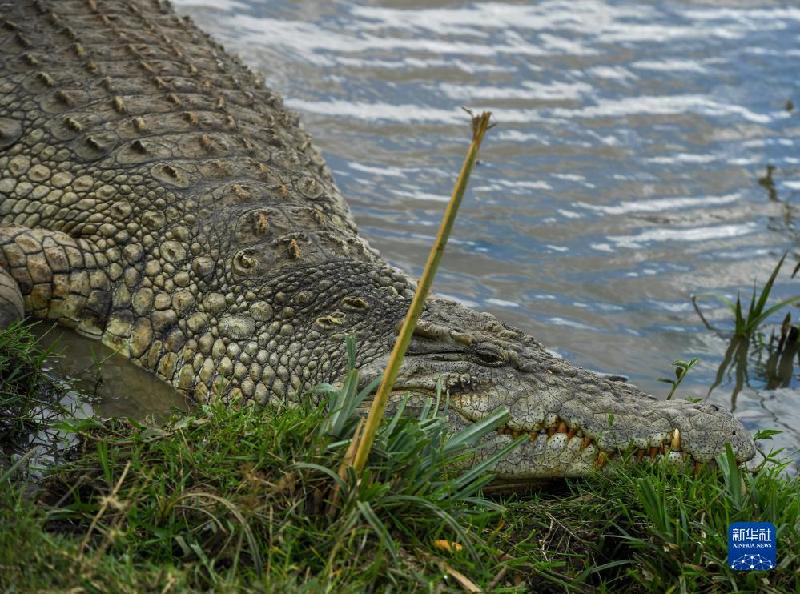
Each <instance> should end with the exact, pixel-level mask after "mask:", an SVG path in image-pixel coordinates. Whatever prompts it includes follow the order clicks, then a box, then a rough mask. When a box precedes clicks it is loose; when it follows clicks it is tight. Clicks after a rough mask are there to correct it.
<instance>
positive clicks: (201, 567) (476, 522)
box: [0, 327, 800, 592]
mask: <svg viewBox="0 0 800 594" xmlns="http://www.w3.org/2000/svg"><path fill="white" fill-rule="evenodd" d="M13 332H14V336H10V335H9V332H8V331H6V332H5V333H4V334H3V336H2V337H0V345H3V346H2V353H1V354H0V361H2V365H3V371H4V374H3V377H5V378H7V377H8V374H7V371H8V370H9V369H22V370H24V372H25V373H24V381H22V378H23V375H20V376H17V377H19V378H20V381H19V382H16V383H14V382H9V381H5V382H4V384H3V388H2V391H3V397H4V403H5V406H6V407H8V406H9V405H11V404H14V403H16V408H13V407H12V408H7V410H8V411H12V412H13V414H15V415H17V419H16V420H17V421H19V424H18V425H16V426H17V428H18V429H19V428H22V427H24V426H25V425H26V424H27V425H28V429H30V427H31V423H33V424H35V423H36V422H37V420H36V418H34V417H33V416H31V415H30V414H29V413H30V407H28V406H27V405H26V402H27V401H25V400H24V399H25V398H27V397H29V396H30V394H29V393H28V389H29V388H31V387H33V388H34V389H36V387H37V386H38V388H40V389H41V387H42V386H45V385H47V384H48V382H49V379H48V378H47V376H46V375H43V374H42V372H41V362H42V361H43V360H44V359H43V357H42V353H41V351H40V350H39V346H38V343H37V342H36V341H35V339H34V338H33V337H32V336H31V335H30V334H28V333H27V329H26V328H24V327H22V328H18V329H15V330H14V331H13ZM13 390H16V391H17V396H18V400H16V401H14V400H12V399H11V395H12V394H11V391H13ZM51 397H53V398H54V399H55V400H54V401H57V398H58V395H57V390H56V391H55V392H52V393H51ZM5 418H6V421H10V420H11V419H12V417H11V413H9V414H6V415H5ZM67 422H68V424H69V428H68V427H67V426H65V425H64V424H63V423H62V424H61V425H60V427H61V429H62V430H67V429H68V430H69V431H70V432H71V433H72V434H73V435H74V436H75V438H76V443H77V446H76V447H75V448H73V449H72V451H71V453H70V455H69V456H67V457H65V458H64V459H62V462H61V464H59V465H58V466H54V467H51V468H50V469H49V470H48V471H47V472H46V473H45V478H44V480H41V481H39V482H37V483H36V484H35V485H32V484H31V483H26V482H25V481H24V480H23V479H24V472H22V471H23V470H24V466H25V460H24V458H20V457H19V454H20V453H21V452H17V455H12V456H10V457H9V460H12V461H13V460H16V466H15V467H11V468H9V467H8V464H6V466H5V468H4V469H3V471H2V474H0V543H2V544H0V567H2V571H0V587H1V588H2V589H4V590H6V591H17V592H32V591H44V590H50V591H52V590H66V589H70V588H78V589H80V591H88V592H108V591H116V592H141V591H161V592H188V591H197V590H212V591H230V592H233V591H241V590H244V589H246V590H248V591H268V592H273V591H281V592H319V591H336V592H363V591H386V590H388V589H390V588H391V589H394V590H395V591H397V590H399V591H444V592H449V591H452V592H458V591H470V590H471V589H473V591H478V590H477V589H480V590H481V591H496V592H525V591H539V592H548V591H554V592H555V591H565V590H566V591H577V592H586V591H589V592H592V591H596V592H603V591H642V592H645V591H652V592H663V591H666V590H669V589H670V588H674V589H676V590H677V589H680V590H683V591H709V590H719V589H722V590H726V591H728V590H733V589H739V590H741V591H756V590H758V591H765V592H785V591H793V590H795V589H797V588H798V587H799V586H800V582H798V575H800V521H798V518H800V479H798V478H797V477H787V476H781V475H780V465H778V464H776V463H774V462H766V463H764V464H762V465H761V466H760V467H759V468H758V469H757V470H755V471H739V470H738V469H737V468H736V466H735V465H733V464H730V463H728V462H727V461H726V460H724V459H721V460H719V462H718V463H719V468H710V467H709V468H701V469H698V470H695V469H693V468H689V467H684V466H680V465H670V464H659V463H651V462H648V461H645V462H643V463H640V464H629V465H622V464H612V465H610V466H609V467H608V468H607V470H606V471H605V472H603V473H598V474H596V475H594V476H591V477H589V478H587V479H583V480H572V481H561V482H558V483H553V484H550V485H543V486H538V487H536V488H535V489H531V490H530V491H528V492H524V493H515V494H493V493H492V487H491V486H487V485H486V480H487V476H486V474H485V473H484V474H482V475H478V476H473V477H472V478H471V479H470V480H469V481H467V482H463V481H462V482H461V483H458V484H457V485H456V482H457V481H459V480H460V479H459V477H460V476H461V477H463V475H459V474H458V473H455V474H454V473H453V471H452V464H451V460H450V459H449V458H447V457H444V456H442V455H441V453H442V450H441V448H442V439H441V435H439V437H438V438H437V437H436V435H435V434H432V433H430V431H429V429H425V427H430V426H431V422H432V421H431V419H430V418H428V419H427V420H426V421H425V422H419V421H416V422H415V421H413V420H408V421H402V422H391V421H387V422H386V423H385V424H384V428H383V430H382V431H383V433H382V435H383V440H382V441H381V439H380V438H379V444H382V445H381V447H380V448H379V449H378V454H377V455H376V456H375V457H373V459H371V462H370V469H369V470H370V473H369V478H368V480H365V481H363V482H362V483H361V484H360V485H356V484H355V482H354V481H353V480H352V477H347V478H346V479H345V480H344V481H343V482H340V481H339V480H337V470H338V466H339V463H340V461H341V458H342V455H343V453H344V451H345V449H346V446H347V443H348V438H349V437H350V436H351V435H352V433H351V431H352V429H353V424H352V423H351V424H350V425H349V428H348V425H347V424H346V423H345V424H344V425H343V426H342V429H341V430H342V431H343V433H341V434H340V435H338V436H336V437H332V434H331V433H330V431H331V429H330V427H331V425H330V422H331V415H330V413H329V411H326V409H325V407H324V406H316V405H313V404H311V403H307V404H306V405H303V406H301V407H297V408H288V409H287V408H284V409H276V408H264V409H256V408H253V407H236V408H230V407H226V406H224V405H222V404H211V405H208V406H205V407H202V408H199V409H193V410H190V411H189V412H188V413H186V412H182V413H176V414H175V415H174V416H173V417H172V418H171V419H170V420H168V421H166V422H164V423H156V422H154V421H143V422H139V421H126V420H119V419H117V420H107V421H101V420H99V419H97V418H94V417H90V418H86V419H82V420H81V419H77V420H71V421H69V420H68V421H67ZM7 425H8V423H7ZM8 426H13V425H8ZM12 433H13V432H9V431H6V432H5V433H4V436H5V439H6V443H4V447H5V448H6V449H7V450H8V448H9V447H11V444H10V442H9V441H8V439H9V436H10V435H12ZM401 438H402V439H401ZM437 439H438V440H439V441H438V442H437ZM766 443H768V442H762V445H763V444H766ZM381 452H382V453H381ZM436 460H438V462H435V461H436ZM424 461H431V462H430V465H429V466H426V467H424V468H423V466H424ZM421 464H422V466H421ZM337 484H339V487H336V485H337ZM337 490H338V491H339V494H338V495H335V493H336V492H337ZM756 519H758V520H766V521H772V522H773V523H774V524H775V525H776V526H777V527H778V530H779V538H778V559H779V567H778V568H777V569H776V570H773V571H771V572H734V571H732V570H730V569H729V568H728V567H727V564H726V562H725V556H726V546H727V525H728V523H729V522H731V521H736V520H748V521H749V520H756ZM475 588H477V589H475Z"/></svg>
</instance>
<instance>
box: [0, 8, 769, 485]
mask: <svg viewBox="0 0 800 594" xmlns="http://www.w3.org/2000/svg"><path fill="white" fill-rule="evenodd" d="M0 6H2V12H1V13H0V14H2V19H0V57H2V60H3V68H2V70H0V269H3V272H1V273H0V296H2V299H4V301H3V300H0V304H2V305H0V307H2V311H3V315H4V316H6V320H7V319H12V318H14V317H17V316H18V315H19V313H20V312H19V295H18V294H16V293H15V291H16V287H15V286H14V284H18V286H19V288H20V289H21V292H22V295H23V297H24V305H25V310H26V312H27V314H28V315H30V316H32V317H35V318H41V319H49V320H56V321H57V322H59V323H60V324H63V325H65V326H68V327H71V328H74V329H76V330H77V331H78V332H80V333H82V334H84V335H88V336H92V337H95V338H98V339H100V340H102V341H103V342H104V343H105V344H108V345H110V346H112V347H114V348H115V349H118V350H119V351H121V352H122V353H123V354H125V355H127V356H128V357H129V358H130V359H131V360H132V361H133V362H135V363H136V364H138V365H140V366H142V367H144V368H146V369H148V370H150V371H152V372H153V373H154V374H155V375H156V376H158V377H159V378H161V379H162V380H164V381H166V382H169V383H170V384H171V385H173V386H174V387H175V388H176V389H178V390H179V391H181V392H182V393H184V394H185V395H187V397H190V398H192V399H194V400H196V401H200V402H203V401H206V400H207V399H208V398H209V397H210V395H212V394H215V393H219V394H220V395H221V396H222V397H223V398H227V399H230V400H234V399H237V398H239V399H243V400H245V401H255V402H258V403H264V402H266V401H268V400H271V399H291V398H294V397H296V395H297V394H298V393H300V392H302V391H303V390H304V389H305V388H308V387H310V386H312V385H313V384H316V383H318V382H322V381H328V382H329V381H335V380H336V379H337V378H338V377H339V376H340V375H341V373H342V372H343V370H344V367H345V360H346V357H345V354H344V338H345V336H346V335H354V336H355V337H356V340H357V344H358V362H359V364H360V366H361V367H362V368H363V369H364V370H365V376H366V378H367V379H369V377H370V376H371V375H375V374H377V373H379V371H380V369H381V366H382V365H383V363H384V362H385V360H386V357H387V354H388V352H389V349H390V347H391V344H392V342H393V339H394V336H395V328H396V327H397V325H398V323H399V322H400V320H401V319H402V317H403V315H404V312H405V310H406V308H407V306H408V303H409V300H410V297H411V295H412V291H413V284H412V282H411V281H410V280H409V279H408V278H407V277H406V276H405V275H403V274H402V273H399V272H397V271H396V270H393V269H392V268H391V267H389V266H388V265H387V264H386V263H385V262H384V261H383V260H382V259H381V258H380V257H379V256H378V255H377V253H376V252H374V251H373V250H372V249H370V248H369V247H368V245H367V244H366V242H365V241H363V240H362V239H361V238H360V237H358V235H357V234H356V228H355V224H354V222H353V219H352V216H351V214H350V211H349V209H348V207H347V205H346V203H345V201H344V199H343V198H342V196H341V194H340V193H339V191H338V190H337V188H336V186H335V184H334V182H333V179H332V177H331V174H330V172H329V170H328V169H327V167H326V166H325V164H324V162H323V160H322V158H321V156H320V154H319V153H318V152H317V150H316V149H315V148H314V147H313V145H311V143H310V138H309V137H308V135H307V134H306V133H305V132H304V131H303V129H302V127H301V125H300V124H299V122H298V119H297V117H296V116H295V115H294V114H291V113H289V112H288V111H286V110H285V109H283V107H282V104H281V100H280V98H279V97H278V96H277V95H276V94H275V93H273V92H271V91H269V90H267V89H265V88H264V87H263V84H262V83H261V82H260V81H259V80H257V78H256V77H255V76H254V75H253V74H252V73H251V72H250V71H248V70H247V69H246V68H245V67H244V66H242V65H241V63H240V62H239V61H238V60H237V59H236V58H234V57H232V56H230V55H229V54H227V53H225V52H224V51H223V50H222V48H221V47H220V46H219V45H218V44H216V43H215V42H213V41H211V40H210V39H209V38H208V36H207V35H205V34H204V33H202V32H200V31H198V30H197V29H196V28H195V27H194V26H193V25H192V24H191V23H190V22H188V21H186V20H182V19H179V18H177V17H176V16H175V15H174V13H173V12H172V10H171V9H170V8H169V6H168V5H167V4H166V3H165V2H160V1H158V0H132V1H130V2H121V1H117V0H59V1H48V0H14V1H13V2H10V1H9V0H0ZM9 274H10V275H11V276H9ZM11 277H13V279H14V280H15V281H16V283H12V282H11ZM440 377H442V378H444V382H445V386H446V387H447V388H448V390H449V393H450V417H451V419H452V422H453V424H454V426H463V425H465V424H466V423H469V422H471V421H474V420H476V419H479V418H481V417H483V416H485V415H486V414H488V413H489V412H491V411H492V410H494V409H496V408H497V407H499V406H508V407H509V408H510V409H511V421H510V423H509V425H508V426H507V427H505V428H503V429H502V430H501V431H499V432H498V433H497V434H495V435H493V436H492V437H491V438H490V441H491V442H492V444H493V445H496V446H499V445H502V444H503V443H506V442H507V441H508V440H509V439H512V437H513V435H515V434H520V433H524V434H530V435H531V441H530V442H528V443H527V444H526V446H524V447H523V448H521V449H519V450H517V451H516V452H515V453H514V454H513V455H512V457H510V458H509V459H508V460H506V461H505V462H503V464H502V466H501V467H500V468H499V471H500V472H501V474H502V475H504V476H506V477H509V478H512V479H525V478H529V477H551V476H564V475H580V474H583V473H585V472H587V471H588V470H590V469H591V468H592V467H593V466H595V465H597V464H602V463H603V462H604V461H605V459H607V458H608V457H610V456H613V455H615V454H617V453H619V452H620V451H625V450H636V451H637V452H638V454H639V455H641V454H642V453H644V452H646V453H650V454H652V455H660V454H662V453H665V452H666V451H667V450H668V449H675V450H676V451H677V450H680V451H681V452H682V454H678V453H675V454H672V455H673V456H679V455H689V456H692V457H693V458H694V459H695V460H699V461H704V460H708V459H710V458H712V457H713V456H715V455H716V454H718V453H719V452H720V451H721V450H722V449H723V448H724V444H725V443H726V442H730V443H731V444H732V445H733V448H734V450H735V452H736V455H737V457H738V458H739V460H747V459H749V458H750V457H752V455H753V453H754V450H753V444H752V442H751V440H750V437H749V435H748V434H747V432H746V431H745V430H744V428H743V427H742V426H741V425H740V424H739V423H738V422H737V421H736V420H734V419H733V417H732V416H731V415H730V414H729V413H727V412H724V411H720V410H718V409H716V407H713V406H710V405H703V404H690V403H687V402H675V401H672V402H661V401H656V400H655V399H652V398H650V397H648V396H647V395H645V394H644V393H642V392H640V391H639V390H637V389H636V388H634V387H632V386H629V385H626V384H624V383H619V382H612V381H608V380H607V379H603V378H601V377H599V376H597V375H594V374H591V373H589V372H587V371H584V370H581V369H578V368H575V367H573V366H572V365H570V364H569V363H567V362H565V361H562V360H560V359H557V358H554V357H553V356H551V355H550V354H548V353H547V351H545V349H544V348H543V347H542V345H540V344H539V343H538V342H536V341H535V340H534V339H533V338H532V337H530V336H528V335H526V334H524V333H522V332H520V331H518V330H515V329H513V328H510V327H508V326H506V325H504V324H502V323H501V322H498V321H497V320H496V319H495V318H494V317H492V316H490V315H488V314H481V313H476V312H474V311H472V310H469V309H467V308H464V307H462V306H460V305H457V304H455V303H451V302H448V301H444V300H437V299H433V300H430V301H429V303H428V305H427V310H426V312H425V313H424V315H423V319H422V321H421V322H420V325H419V328H418V330H417V332H416V337H415V339H414V342H413V344H412V347H411V350H410V353H409V356H408V358H407V361H406V364H405V366H404V369H403V371H402V373H401V377H400V381H399V384H398V392H401V391H403V390H404V389H407V390H411V391H413V392H417V393H421V394H426V393H430V392H431V391H432V390H433V389H434V387H435V383H436V380H437V379H438V378H440ZM490 449H491V448H490Z"/></svg>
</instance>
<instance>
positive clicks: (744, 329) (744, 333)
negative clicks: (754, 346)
mask: <svg viewBox="0 0 800 594" xmlns="http://www.w3.org/2000/svg"><path fill="white" fill-rule="evenodd" d="M787 253H788V252H784V253H783V256H781V258H780V260H778V263H777V264H776V265H775V268H773V269H772V273H771V274H770V276H769V278H768V279H767V282H766V283H765V284H764V286H763V287H762V288H761V290H760V291H758V289H757V285H756V283H755V282H753V294H752V296H751V297H750V304H749V306H748V308H747V314H746V315H745V313H744V310H743V308H742V300H741V296H740V295H738V294H737V296H736V301H735V302H734V301H732V300H731V299H729V298H728V297H725V296H724V295H718V294H716V293H702V294H699V295H692V306H693V307H694V310H695V311H696V312H697V315H698V316H700V319H701V320H702V322H703V324H704V325H705V327H706V328H708V329H709V330H712V331H714V332H716V333H718V334H720V335H725V333H724V332H722V331H721V330H719V329H718V328H716V327H714V326H712V325H711V324H710V323H709V322H708V320H707V319H706V317H705V316H704V315H703V312H702V311H701V310H700V306H699V305H698V301H699V300H700V299H704V298H711V299H715V300H717V301H719V302H721V303H722V304H724V305H725V306H727V308H728V310H729V311H730V312H731V313H732V314H733V324H734V326H733V336H734V337H738V338H745V337H750V336H752V335H753V333H754V332H755V331H756V330H757V329H758V327H759V326H761V324H763V323H764V322H765V321H766V320H767V319H768V318H769V317H770V316H772V315H774V314H775V313H777V312H779V311H780V310H781V309H783V308H784V307H787V306H789V305H793V304H795V303H800V296H797V297H790V298H789V299H784V300H782V301H780V302H778V303H775V304H773V305H771V306H769V307H767V301H768V300H769V296H770V293H771V292H772V288H773V286H774V284H775V280H776V279H777V278H778V273H779V272H780V270H781V266H783V262H784V260H786V256H787Z"/></svg>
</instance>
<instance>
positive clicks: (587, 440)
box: [581, 437, 592, 450]
mask: <svg viewBox="0 0 800 594" xmlns="http://www.w3.org/2000/svg"><path fill="white" fill-rule="evenodd" d="M590 443H592V439H591V438H590V437H584V438H583V441H581V449H582V450H585V449H586V448H588V447H589V444H590Z"/></svg>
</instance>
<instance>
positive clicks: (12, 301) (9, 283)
mask: <svg viewBox="0 0 800 594" xmlns="http://www.w3.org/2000/svg"><path fill="white" fill-rule="evenodd" d="M24 315H25V309H24V305H23V302H22V293H20V290H19V286H18V285H17V281H16V280H14V277H12V276H11V275H10V274H9V273H8V271H6V270H5V269H3V268H0V330H2V329H4V328H7V327H8V326H9V325H11V324H12V323H13V322H16V321H17V320H21V319H22V316H24Z"/></svg>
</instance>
